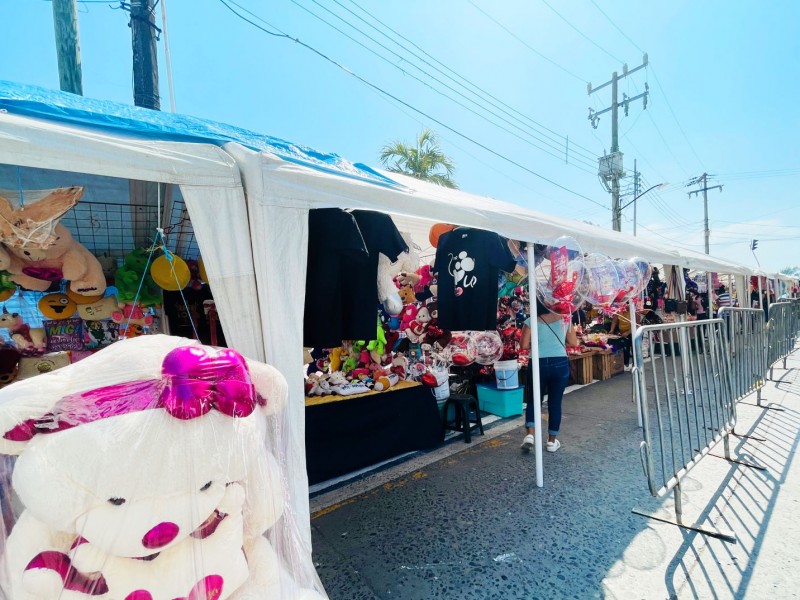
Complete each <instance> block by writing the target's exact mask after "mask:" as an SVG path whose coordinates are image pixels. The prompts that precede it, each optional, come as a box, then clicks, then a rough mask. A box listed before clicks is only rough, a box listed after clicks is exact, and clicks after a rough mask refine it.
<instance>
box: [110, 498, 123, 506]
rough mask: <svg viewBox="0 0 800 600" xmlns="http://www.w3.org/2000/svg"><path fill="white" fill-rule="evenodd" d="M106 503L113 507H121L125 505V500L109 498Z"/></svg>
mask: <svg viewBox="0 0 800 600" xmlns="http://www.w3.org/2000/svg"><path fill="white" fill-rule="evenodd" d="M108 501H109V502H110V503H111V504H113V505H114V506H122V505H123V504H125V498H109V499H108Z"/></svg>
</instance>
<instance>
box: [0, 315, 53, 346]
mask: <svg viewBox="0 0 800 600" xmlns="http://www.w3.org/2000/svg"><path fill="white" fill-rule="evenodd" d="M0 329H8V333H9V335H11V341H12V342H14V344H16V346H17V350H19V352H20V354H22V355H24V356H30V355H34V354H42V353H43V352H44V351H45V350H47V335H46V334H45V331H44V329H43V328H41V327H33V328H32V327H31V326H30V325H28V324H27V323H25V322H24V321H23V320H22V317H21V316H20V315H19V314H18V313H10V312H8V309H6V307H5V306H4V307H3V313H2V314H0Z"/></svg>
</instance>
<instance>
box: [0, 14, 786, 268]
mask: <svg viewBox="0 0 800 600" xmlns="http://www.w3.org/2000/svg"><path fill="white" fill-rule="evenodd" d="M165 1H166V2H167V4H166V6H167V16H168V28H169V29H168V31H169V42H170V51H171V58H172V70H173V80H174V88H175V101H176V105H177V110H178V112H182V113H187V114H192V115H196V116H200V117H207V118H211V119H216V120H219V121H224V122H229V123H232V124H235V125H240V126H243V127H247V128H251V129H254V130H257V131H260V132H264V133H269V134H271V135H275V136H278V137H283V138H285V139H288V140H291V141H294V142H297V143H302V144H306V145H309V146H312V147H314V148H317V149H319V150H324V151H331V152H336V153H338V154H340V155H342V156H344V157H346V158H348V159H350V160H352V161H354V162H365V163H368V164H373V165H378V158H377V156H378V152H379V150H380V148H381V147H382V146H383V145H384V144H385V143H387V142H390V141H393V140H404V141H409V142H410V141H412V140H413V138H414V137H415V135H416V134H417V133H418V132H419V130H420V129H421V128H423V127H426V126H429V127H431V128H433V129H434V130H435V131H437V133H438V134H439V136H440V138H441V144H442V147H443V149H444V150H445V152H446V153H448V154H449V155H450V156H451V157H452V158H453V159H454V160H455V162H456V166H457V172H456V179H457V181H458V183H459V185H460V186H461V187H462V188H463V189H465V190H467V191H470V192H474V193H478V194H484V195H488V196H492V197H495V198H499V199H503V200H508V201H511V202H515V203H517V204H520V205H523V206H528V207H531V208H534V209H537V210H541V211H545V212H550V213H554V214H558V215H562V216H568V217H572V218H576V219H581V220H587V221H590V222H593V223H596V224H598V225H601V226H603V227H610V221H611V213H610V210H609V207H610V195H609V194H608V193H607V192H606V191H605V190H604V189H603V188H602V187H601V185H600V183H599V182H598V179H597V176H596V163H595V160H596V157H597V156H600V155H602V154H603V152H604V151H605V150H607V149H608V148H609V147H610V139H611V133H610V119H609V115H604V117H603V118H601V121H600V123H599V125H598V128H597V129H596V130H595V129H593V128H592V127H591V126H590V123H589V121H588V119H587V116H588V107H590V106H591V107H593V108H595V109H602V108H605V107H606V106H608V104H609V102H610V92H609V90H608V88H606V89H605V90H602V91H600V92H597V93H595V94H593V95H592V96H588V95H587V91H586V82H587V81H591V82H592V83H593V84H594V85H599V84H601V83H604V82H606V81H607V80H608V79H609V78H610V76H611V73H612V71H614V70H617V71H618V72H620V73H621V72H622V63H623V62H627V64H628V65H629V67H630V68H633V67H635V66H637V65H639V64H641V61H642V51H646V52H647V53H648V55H649V60H650V67H649V68H648V69H647V70H642V71H639V72H637V73H635V74H634V75H632V76H630V77H628V78H627V79H626V80H623V81H622V82H621V84H620V94H621V93H623V92H624V93H627V94H628V95H629V96H634V95H636V94H638V93H640V92H641V91H643V90H644V86H645V82H647V84H648V85H649V89H650V99H649V102H648V107H647V110H646V111H643V110H642V108H641V102H637V103H634V104H632V105H631V107H630V113H629V116H628V117H624V116H621V117H620V148H621V150H622V151H623V152H624V154H625V166H626V168H627V169H628V171H629V172H630V171H632V168H633V160H634V159H637V163H638V167H639V170H640V171H641V172H642V176H643V178H644V182H645V183H644V186H645V188H646V187H649V186H650V185H653V184H657V183H660V182H668V183H669V185H668V186H667V187H665V188H663V189H661V190H658V191H656V192H650V193H649V194H647V195H645V196H643V197H642V198H640V199H639V201H638V202H637V204H638V218H637V222H638V231H637V234H638V235H639V236H646V237H648V238H649V239H652V240H653V242H654V243H658V242H660V241H665V238H666V239H668V240H669V241H671V242H673V243H676V244H682V245H685V246H687V247H690V248H692V249H695V250H698V251H702V249H703V204H702V200H701V199H700V198H698V197H696V196H695V197H689V196H688V194H687V191H689V190H690V189H693V188H691V187H686V182H687V181H688V180H689V179H691V178H692V177H694V176H697V175H700V174H701V173H703V172H704V171H707V172H709V173H713V174H715V175H717V177H715V178H714V179H713V184H719V183H721V184H723V185H724V188H723V192H722V193H720V192H719V191H717V190H714V191H712V192H709V216H710V228H711V252H712V254H716V255H719V256H723V257H728V258H731V259H733V260H737V261H739V262H743V263H746V264H751V265H755V259H754V257H753V254H752V253H751V251H750V248H749V244H750V240H751V239H753V238H756V239H759V245H758V250H757V251H756V252H757V255H758V258H759V260H760V261H761V265H762V266H763V267H764V268H766V269H770V270H778V269H781V268H783V267H786V266H790V265H798V264H800V257H797V256H796V252H795V250H794V249H795V248H797V245H798V244H797V242H798V240H800V218H799V217H800V205H799V204H798V202H797V198H796V192H795V189H796V186H797V184H798V182H799V181H800V160H798V152H797V147H796V146H797V138H798V134H800V112H798V110H797V108H796V103H797V98H798V97H800V78H799V77H798V57H799V56H800V35H798V23H800V3H798V2H795V1H793V0H782V1H780V0H774V1H770V0H765V1H763V2H758V3H753V2H745V1H743V0H734V1H730V0H728V1H722V0H706V1H703V2H697V1H695V2H690V1H688V0H687V1H683V0H671V1H670V2H659V3H654V2H633V1H622V0H619V1H616V0H570V1H567V0H527V1H524V0H507V1H501V2H489V1H488V0H440V1H439V2H430V1H427V2H426V1H422V0H406V1H405V2H402V3H399V2H388V1H385V0H384V1H377V0H355V2H353V1H351V0H271V1H268V0H235V1H236V3H235V4H234V3H233V2H232V1H231V0H226V2H228V5H229V6H230V7H231V8H233V9H235V10H236V11H237V12H239V13H240V14H242V15H243V16H245V17H247V18H248V19H250V20H252V21H254V22H255V23H257V24H258V25H260V26H262V27H264V28H266V29H270V30H273V31H274V30H275V29H278V30H280V31H283V32H285V33H286V34H288V35H289V36H290V37H292V38H298V39H299V40H300V41H302V42H304V43H305V44H308V45H309V46H312V47H313V48H315V49H316V50H318V51H319V52H320V53H322V54H324V55H326V56H328V57H329V58H330V59H332V60H333V61H335V62H337V63H339V64H341V65H343V66H344V67H346V68H348V69H349V70H350V71H352V73H355V74H357V75H359V76H360V77H362V78H363V79H365V80H367V81H369V82H370V83H372V84H373V85H374V86H377V87H379V88H381V89H383V90H385V91H386V92H388V93H390V94H392V95H393V96H395V97H396V98H398V99H400V100H402V101H404V102H405V103H407V104H408V105H411V106H413V107H414V108H416V109H418V110H419V111H422V112H424V113H426V114H427V115H428V117H425V116H422V115H421V114H419V113H417V112H414V110H413V109H411V108H409V107H408V106H404V105H402V104H399V103H398V102H396V101H394V100H390V99H388V98H386V97H385V96H383V95H382V94H381V93H379V92H378V91H376V90H375V89H374V88H370V87H367V86H366V85H364V84H363V83H361V82H360V81H358V80H357V79H356V78H355V77H353V76H352V75H351V74H350V73H348V72H346V71H344V70H342V69H340V68H339V67H337V66H335V65H333V64H332V63H331V62H328V61H326V60H325V59H323V58H321V57H320V56H318V55H317V54H314V53H313V52H311V51H309V50H308V49H306V48H304V47H303V46H301V45H299V44H297V43H295V42H294V41H291V40H289V39H286V38H280V37H275V36H270V35H267V34H265V33H264V32H263V31H260V30H258V29H257V28H255V27H254V26H252V25H251V24H248V23H246V22H244V21H243V20H241V19H240V18H238V17H237V16H236V15H234V14H233V13H232V12H231V11H230V10H229V9H228V8H226V6H225V5H224V4H223V2H222V0H165ZM79 6H80V9H79V10H80V13H79V26H80V40H81V52H82V62H83V82H84V93H85V94H86V95H87V96H92V97H95V98H102V99H109V100H115V101H120V102H127V103H131V102H132V77H131V49H130V29H129V28H128V18H127V17H128V15H127V13H125V12H124V11H122V10H119V9H117V7H118V6H119V3H114V2H107V3H103V2H96V1H92V2H82V3H80V5H79ZM111 7H115V9H112V8H111ZM348 10H349V11H352V12H348ZM246 11H249V12H246ZM309 11H310V12H309ZM312 13H314V14H316V15H318V16H319V17H321V18H322V19H324V20H325V21H327V23H329V24H330V25H335V26H336V27H337V28H338V29H340V30H341V31H343V32H345V33H347V34H348V35H349V36H351V37H352V38H354V39H355V40H357V41H358V42H360V44H363V45H360V44H359V43H356V42H355V41H353V40H351V39H348V38H347V37H345V36H344V35H342V33H340V32H338V31H336V30H334V29H333V28H332V27H331V26H330V25H329V24H326V23H325V22H323V21H322V20H320V19H319V18H317V17H315V16H314V15H313V14H312ZM604 13H605V14H604ZM157 14H158V24H159V26H160V25H161V13H160V7H159V8H158V9H157ZM337 15H338V17H341V19H340V18H338V17H337ZM355 15H358V16H360V17H361V18H363V19H364V20H363V21H362V20H359V19H358V18H357V17H356V16H355ZM487 15H488V16H487ZM373 17H375V18H377V19H379V20H380V21H382V22H383V23H384V24H386V25H388V26H390V27H391V28H392V29H394V30H395V32H397V33H398V34H401V35H402V36H404V37H405V38H407V39H406V40H403V39H401V38H398V37H397V35H396V34H394V33H392V32H390V31H388V30H386V29H385V28H384V26H383V25H381V24H379V23H378V22H377V21H375V20H373ZM0 19H2V22H4V23H6V24H7V26H6V27H5V28H4V35H3V37H2V41H0V79H7V80H13V81H19V82H24V83H31V84H35V85H41V86H44V87H49V88H57V87H58V72H57V63H56V55H55V44H54V35H53V25H52V9H51V4H50V2H48V1H46V0H0ZM9 25H13V26H9ZM351 25H355V26H356V27H357V28H358V29H354V28H352V27H351ZM372 26H374V28H373V27H372ZM359 30H360V31H359ZM381 32H383V33H386V34H387V35H388V36H390V37H385V36H384V35H383V34H382V33H381ZM364 33H366V34H368V35H369V36H371V37H372V38H374V40H376V41H377V42H380V43H381V44H383V45H384V46H386V48H382V47H381V46H379V45H377V44H376V43H375V42H374V41H371V40H370V39H368V38H367V37H365V36H364V35H363V34H364ZM392 40H395V41H398V42H399V43H400V44H399V45H398V44H396V43H395V41H392ZM523 42H524V43H523ZM412 44H413V45H412ZM364 46H366V47H367V48H369V49H370V50H372V51H374V53H373V52H371V51H370V50H368V49H366V48H365V47H364ZM406 50H412V51H413V52H415V53H416V54H417V55H418V56H421V57H422V58H424V59H425V60H426V61H427V62H428V63H429V64H425V63H422V62H420V61H419V60H418V59H415V58H414V57H412V56H410V55H409V54H407V52H406ZM423 51H424V53H423ZM159 52H160V59H161V96H162V108H163V109H164V110H168V109H169V97H168V88H167V73H166V66H165V63H164V45H163V38H162V42H160V43H159ZM375 53H377V54H380V55H381V56H384V58H385V59H381V58H379V57H378V56H376V54H375ZM414 65H416V66H417V67H420V68H419V69H417V68H416V67H415V66H414ZM430 65H435V67H436V68H438V69H440V71H442V72H443V73H442V72H437V71H436V70H434V68H433V67H432V66H430ZM429 74H431V75H434V76H435V77H436V78H437V79H439V80H440V81H438V82H437V81H435V80H433V79H431V78H430V77H429V76H428V75H429ZM445 74H446V75H445ZM448 76H449V77H452V79H449V78H448ZM461 77H463V78H464V79H461ZM419 80H421V81H419ZM465 80H466V81H469V82H470V84H475V85H476V86H478V87H479V88H480V89H481V90H483V91H484V92H488V93H490V94H491V95H492V96H494V98H496V100H491V102H492V103H494V104H495V106H492V105H490V104H489V103H488V102H489V100H486V98H485V96H484V97H483V98H482V99H479V98H477V97H476V96H472V95H470V94H469V92H467V91H466V90H465V88H463V87H460V84H461V83H464V85H466V86H469V85H470V84H467V83H465ZM423 82H424V83H423ZM444 84H447V85H449V86H450V87H452V88H454V90H455V91H453V90H450V89H447V88H446V87H445V86H444ZM432 88H434V89H432ZM470 89H475V88H472V87H470ZM436 90H438V91H439V92H441V93H443V94H447V95H449V96H451V97H452V98H455V99H457V100H458V102H461V103H462V104H464V105H466V106H467V107H469V109H471V111H474V112H470V110H467V109H466V108H464V107H462V106H459V105H458V104H457V103H456V102H455V101H454V100H453V99H452V98H450V99H448V98H445V97H444V96H443V95H441V93H437V91H436ZM479 93H480V92H479ZM468 98H469V99H471V100H474V101H475V102H477V104H474V103H471V101H470V100H469V99H468ZM500 102H502V104H499V103H500ZM487 110H489V111H493V112H494V113H495V115H492V114H490V113H488V112H487ZM474 113H478V115H476V114H474ZM479 115H482V117H481V116H479ZM433 119H435V120H438V121H440V122H441V123H443V124H444V125H442V124H437V123H436V122H435V121H434V120H433ZM542 126H543V127H546V128H547V129H542ZM448 128H449V129H448ZM455 132H459V133H461V134H463V135H465V136H468V137H470V138H472V139H473V140H476V141H478V142H479V143H480V144H482V145H483V146H486V147H488V148H490V149H491V150H492V151H494V152H496V153H498V154H501V155H504V156H505V157H507V158H509V159H511V160H513V161H514V162H516V163H519V164H520V165H522V166H523V167H524V169H522V168H519V167H518V166H516V165H514V164H511V163H509V162H507V161H506V160H503V159H501V158H499V157H498V156H496V155H495V154H492V153H490V152H488V151H486V150H484V149H482V148H480V147H478V146H476V145H474V144H472V143H471V142H470V141H467V140H466V139H464V137H461V136H460V135H459V134H458V133H455ZM532 136H535V137H532ZM567 136H568V137H569V145H570V149H571V150H570V155H571V159H570V164H565V160H564V155H565V138H566V137H567ZM537 138H538V139H537ZM530 171H533V172H535V173H536V174H538V175H539V176H540V177H538V176H536V175H534V174H532V173H531V172H530ZM542 178H546V179H549V180H551V181H552V182H555V183H557V184H558V185H559V186H562V187H563V188H567V189H568V190H570V191H566V190H564V189H562V188H561V187H557V186H555V185H552V184H551V183H548V182H547V181H545V180H544V179H542ZM629 182H630V180H629ZM629 182H628V183H629ZM626 186H627V184H626ZM630 198H631V197H630V196H628V198H627V199H626V198H623V203H625V202H627V200H629V199H630ZM632 221H633V208H632V207H630V208H628V209H626V210H625V212H624V215H623V221H622V223H623V230H624V231H629V232H630V231H631V230H632Z"/></svg>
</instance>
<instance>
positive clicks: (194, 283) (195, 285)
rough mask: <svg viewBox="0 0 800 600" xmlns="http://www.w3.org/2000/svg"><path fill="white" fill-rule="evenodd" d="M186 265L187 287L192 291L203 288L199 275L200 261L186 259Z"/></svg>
mask: <svg viewBox="0 0 800 600" xmlns="http://www.w3.org/2000/svg"><path fill="white" fill-rule="evenodd" d="M186 266H187V267H189V277H190V279H189V287H190V288H192V289H193V290H194V291H198V290H202V289H203V280H202V279H201V277H200V262H199V261H197V260H187V261H186Z"/></svg>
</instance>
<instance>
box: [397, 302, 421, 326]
mask: <svg viewBox="0 0 800 600" xmlns="http://www.w3.org/2000/svg"><path fill="white" fill-rule="evenodd" d="M417 312H419V306H417V305H416V304H407V305H406V306H404V307H403V312H402V313H401V314H400V330H401V331H403V330H405V329H407V328H408V326H409V325H410V324H411V321H413V320H414V319H416V318H417Z"/></svg>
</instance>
